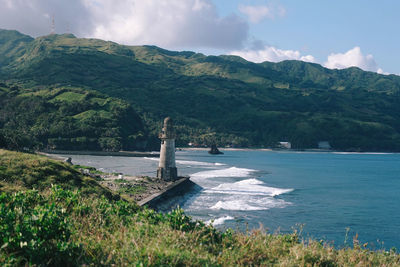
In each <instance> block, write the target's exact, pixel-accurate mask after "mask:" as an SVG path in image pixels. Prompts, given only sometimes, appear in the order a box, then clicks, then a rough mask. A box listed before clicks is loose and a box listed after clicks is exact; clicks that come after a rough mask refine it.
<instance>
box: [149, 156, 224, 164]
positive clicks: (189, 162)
mask: <svg viewBox="0 0 400 267" xmlns="http://www.w3.org/2000/svg"><path fill="white" fill-rule="evenodd" d="M144 158H145V159H148V160H153V161H159V160H160V159H159V158H149V157H144ZM176 163H178V164H182V165H192V166H224V165H226V164H224V163H219V162H216V163H213V162H203V161H194V160H176Z"/></svg>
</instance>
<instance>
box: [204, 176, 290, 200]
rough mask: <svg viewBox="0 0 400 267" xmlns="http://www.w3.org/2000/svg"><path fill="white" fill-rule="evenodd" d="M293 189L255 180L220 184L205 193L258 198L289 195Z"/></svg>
mask: <svg viewBox="0 0 400 267" xmlns="http://www.w3.org/2000/svg"><path fill="white" fill-rule="evenodd" d="M291 191H293V189H284V188H276V187H269V186H266V185H265V184H264V183H263V182H262V181H260V180H257V179H247V180H242V181H239V182H236V183H225V184H220V185H218V186H216V187H214V188H211V189H208V190H206V191H205V192H206V193H219V194H237V195H259V196H271V197H273V196H278V195H281V194H285V193H289V192H291Z"/></svg>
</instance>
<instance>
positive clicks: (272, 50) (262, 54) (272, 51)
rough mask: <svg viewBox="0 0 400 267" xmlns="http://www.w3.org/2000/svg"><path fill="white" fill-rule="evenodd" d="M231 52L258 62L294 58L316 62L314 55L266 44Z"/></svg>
mask: <svg viewBox="0 0 400 267" xmlns="http://www.w3.org/2000/svg"><path fill="white" fill-rule="evenodd" d="M230 54H231V55H236V56H240V57H242V58H244V59H246V60H248V61H252V62H256V63H260V62H264V61H270V62H279V61H283V60H292V59H293V60H301V61H306V62H315V58H314V57H313V56H312V55H301V53H300V52H299V51H297V50H282V49H279V48H276V47H273V46H264V48H262V49H258V50H242V51H240V50H238V51H232V52H230Z"/></svg>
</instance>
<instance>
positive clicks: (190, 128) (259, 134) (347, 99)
mask: <svg viewBox="0 0 400 267" xmlns="http://www.w3.org/2000/svg"><path fill="white" fill-rule="evenodd" d="M7 36H8V37H7ZM1 40H8V41H7V42H1ZM18 40H19V41H18ZM4 43H8V44H12V43H17V44H19V45H18V46H17V47H18V49H14V50H13V49H11V50H10V49H8V50H7V49H6V48H7V47H10V45H8V46H7V45H4ZM2 51H3V52H2ZM0 79H3V80H6V81H11V82H16V83H17V84H23V85H24V86H29V87H32V88H34V87H38V86H54V85H59V86H75V87H80V88H83V89H84V90H95V91H99V92H100V93H101V94H104V95H107V96H110V97H114V98H121V99H123V100H124V101H127V102H128V103H130V105H132V107H133V109H134V110H136V111H137V112H138V113H139V114H140V116H141V117H142V119H143V120H144V123H145V124H146V126H147V127H148V129H149V136H148V140H147V141H148V144H149V146H148V148H149V149H150V148H152V149H154V148H156V147H157V145H158V140H157V132H158V131H159V128H160V121H162V119H163V117H166V116H172V117H173V118H174V119H175V121H176V124H177V130H178V131H179V133H180V138H179V139H178V140H177V144H178V145H186V144H187V143H189V142H192V143H197V144H205V145H208V144H210V143H217V144H219V145H234V146H246V147H247V146H250V147H253V146H256V147H274V146H275V145H276V144H277V142H278V141H290V142H291V143H292V145H293V147H294V148H298V149H303V148H316V147H317V144H318V142H319V141H329V142H330V143H331V145H332V147H333V148H335V149H340V150H357V151H365V150H377V151H399V150H400V142H399V141H400V118H399V114H400V110H399V106H400V105H399V104H400V99H399V94H400V93H399V92H400V77H399V76H396V75H382V74H377V73H373V72H365V71H362V70H361V69H359V68H355V67H352V68H348V69H343V70H331V69H327V68H324V67H323V66H321V65H319V64H315V63H307V62H302V61H282V62H279V63H272V62H263V63H253V62H249V61H246V60H245V59H242V58H240V57H237V56H229V55H221V56H205V55H203V54H201V53H195V52H191V51H182V52H175V51H169V50H165V49H162V48H159V47H156V46H126V45H118V44H116V43H114V42H109V41H103V40H98V39H85V38H76V37H75V36H73V35H71V34H64V35H48V36H43V37H38V38H35V39H33V38H32V39H29V38H28V37H26V36H25V35H22V34H21V35H18V34H16V33H15V32H14V33H13V34H11V33H9V32H8V31H4V30H0ZM33 90H34V89H33Z"/></svg>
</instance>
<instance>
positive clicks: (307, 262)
mask: <svg viewBox="0 0 400 267" xmlns="http://www.w3.org/2000/svg"><path fill="white" fill-rule="evenodd" d="M7 155H8V159H7V160H4V158H5V156H7ZM28 156H32V155H27V154H21V153H15V152H7V151H1V154H0V170H1V172H0V173H1V175H2V176H1V180H2V181H4V180H6V179H8V178H9V176H7V173H9V172H5V171H4V170H8V169H9V166H14V165H12V164H13V161H14V160H17V159H18V158H24V157H28ZM35 157H36V156H33V158H35ZM6 158H7V157H6ZM25 160H26V159H25ZM25 160H24V161H22V162H25ZM39 161H40V162H41V164H39V166H42V167H43V168H44V166H46V165H47V164H49V165H52V164H54V162H53V161H52V160H48V159H45V158H42V157H40V160H39ZM28 162H29V160H28ZM58 164H60V165H59V168H60V169H63V168H64V171H65V170H70V167H69V166H67V165H65V164H63V163H58ZM18 166H19V167H20V169H24V170H27V171H24V172H22V173H26V172H32V173H35V168H36V165H35V166H25V167H24V166H23V165H18ZM5 173H6V174H5ZM43 175H46V173H45V174H43ZM54 175H55V176H56V175H57V174H54ZM60 175H61V173H60ZM48 177H49V176H43V177H42V178H38V180H43V181H46V180H47V179H49V178H48ZM77 177H78V176H77ZM13 179H14V180H17V179H16V178H13ZM52 179H56V178H55V177H53V178H52ZM65 179H67V178H65ZM67 180H68V179H67ZM56 181H57V179H56ZM63 182H64V183H60V185H53V186H51V185H50V186H49V187H46V186H43V187H41V188H40V190H36V189H33V190H32V189H27V187H26V186H23V185H18V186H19V187H20V190H17V191H18V192H15V190H14V189H15V188H11V189H12V190H9V189H10V187H6V186H3V187H1V188H0V190H1V191H2V192H1V194H0V265H2V266H13V265H17V266H21V265H52V266H54V265H59V266H68V265H69V266H76V265H93V266H111V265H116V266H160V265H164V266H166V265H167V266H185V265H188V266H237V265H254V266H260V265H261V266H399V265H400V255H399V254H397V253H395V252H394V251H389V252H385V251H369V250H367V249H364V248H362V247H360V246H358V245H357V244H354V248H343V249H340V250H337V249H334V248H333V247H332V246H331V245H328V244H323V243H320V242H317V241H313V240H310V241H308V242H307V244H305V243H304V242H302V241H301V240H300V239H299V236H298V235H297V234H296V233H293V234H287V235H275V234H269V233H267V232H265V231H264V230H263V229H258V230H254V231H251V232H247V233H240V232H235V231H232V230H226V231H225V232H219V231H217V230H216V229H215V228H213V227H212V226H207V225H205V224H204V223H202V222H200V221H193V220H191V218H190V217H188V216H186V215H185V214H184V213H183V211H182V210H181V209H177V210H174V211H172V212H170V213H168V214H160V213H156V212H154V211H153V210H150V209H146V208H140V207H138V206H137V205H136V204H135V203H131V202H127V201H124V200H115V198H110V197H106V195H107V194H106V191H101V190H98V191H96V192H95V193H93V192H94V191H90V192H91V193H87V192H89V191H85V188H86V187H91V185H89V186H86V185H85V186H81V187H80V190H76V189H77V188H78V187H77V188H75V189H73V188H68V187H69V186H70V185H71V183H68V182H66V181H65V180H64V181H63ZM72 184H73V183H72ZM12 191H14V192H12Z"/></svg>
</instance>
